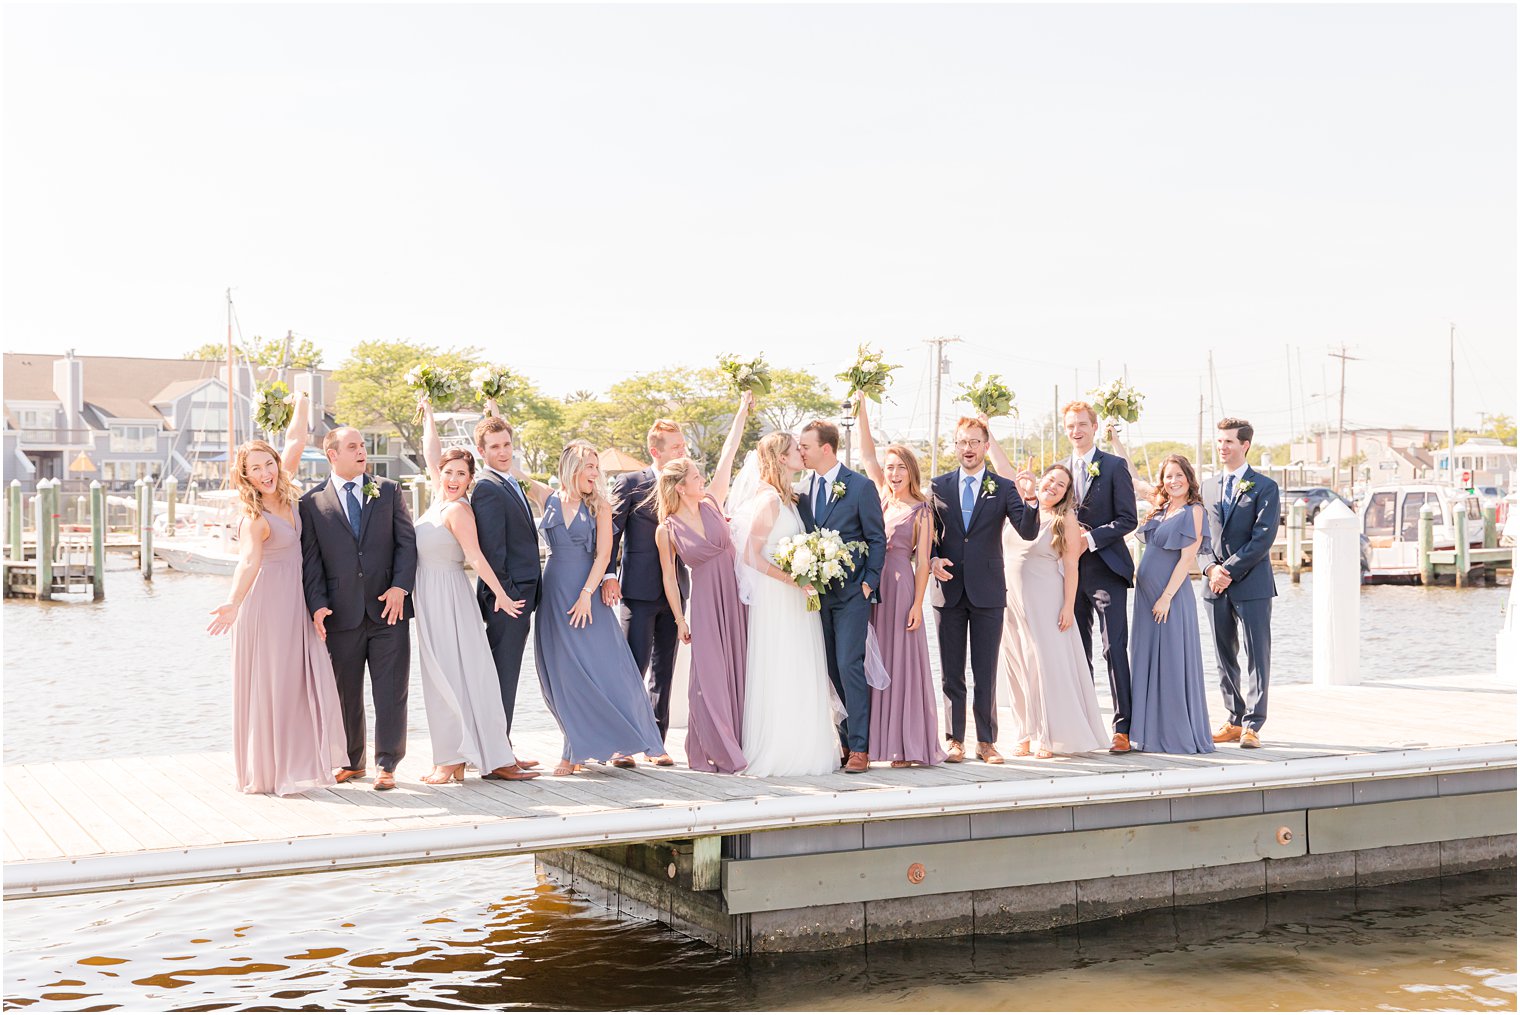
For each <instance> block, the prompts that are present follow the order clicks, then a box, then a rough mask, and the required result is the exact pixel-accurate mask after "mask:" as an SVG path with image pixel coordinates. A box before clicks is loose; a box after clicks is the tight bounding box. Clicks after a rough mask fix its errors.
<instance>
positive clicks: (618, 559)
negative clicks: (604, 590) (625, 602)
mask: <svg viewBox="0 0 1520 1015" xmlns="http://www.w3.org/2000/svg"><path fill="white" fill-rule="evenodd" d="M654 480H655V476H654V468H653V467H650V468H647V469H640V470H639V471H638V472H625V473H623V474H622V475H621V476H619V477H618V478H617V481H616V482H615V483H613V485H612V501H613V504H614V505H615V506H614V509H613V512H612V557H611V558H610V561H611V563H610V564H609V565H608V567H609V568H611V570H610V571H608V574H613V573H616V574H617V578H618V583H619V584H620V585H622V587H623V598H624V599H639V600H644V601H653V600H660V599H664V598H665V575H664V573H663V572H662V571H661V570H660V548H659V547H658V546H656V545H655V541H654V530H655V529H657V528H659V525H660V516H659V513H658V512H657V511H655V507H654V505H653V504H646V503H645V501H646V500H647V499H648V497H649V494H650V492H651V491H652V490H653V489H654ZM676 585H677V587H678V588H679V589H680V590H681V600H682V602H685V600H686V597H687V595H689V594H690V592H691V578H690V577H689V576H688V575H687V573H686V567H685V565H684V564H682V563H681V558H680V557H677V558H676Z"/></svg>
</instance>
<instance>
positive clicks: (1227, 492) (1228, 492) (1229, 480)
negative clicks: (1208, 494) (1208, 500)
mask: <svg viewBox="0 0 1520 1015" xmlns="http://www.w3.org/2000/svg"><path fill="white" fill-rule="evenodd" d="M1234 500H1235V473H1233V472H1232V473H1230V474H1229V476H1227V477H1226V478H1225V481H1224V502H1225V505H1226V506H1228V505H1229V504H1231V503H1233V502H1234Z"/></svg>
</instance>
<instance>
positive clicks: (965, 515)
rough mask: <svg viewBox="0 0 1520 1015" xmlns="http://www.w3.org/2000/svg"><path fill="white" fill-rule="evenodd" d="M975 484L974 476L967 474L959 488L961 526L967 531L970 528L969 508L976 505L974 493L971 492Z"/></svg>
mask: <svg viewBox="0 0 1520 1015" xmlns="http://www.w3.org/2000/svg"><path fill="white" fill-rule="evenodd" d="M975 485H976V477H975V476H967V477H966V481H965V484H964V486H963V487H962V489H961V528H963V529H965V530H967V531H970V529H971V509H972V508H974V507H976V494H974V493H972V492H971V488H972V487H973V486H975Z"/></svg>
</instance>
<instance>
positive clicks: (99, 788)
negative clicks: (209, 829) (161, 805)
mask: <svg viewBox="0 0 1520 1015" xmlns="http://www.w3.org/2000/svg"><path fill="white" fill-rule="evenodd" d="M53 767H55V768H56V769H57V771H58V776H59V778H61V779H65V780H68V781H69V782H71V783H72V784H73V785H74V786H75V788H77V789H78V790H79V792H80V793H81V794H82V795H83V796H84V797H85V798H87V799H88V800H89V801H90V802H91V803H92V804H93V805H94V806H95V807H98V808H100V809H101V811H103V812H104V813H107V814H109V815H111V817H112V818H114V819H115V821H116V822H117V824H119V825H121V827H122V828H123V829H125V830H126V831H127V832H129V833H130V834H131V835H132V837H133V838H134V839H136V840H137V841H138V842H139V843H141V844H142V848H143V849H173V848H175V847H176V846H180V845H182V843H181V842H180V841H179V838H178V837H177V836H175V835H174V834H173V833H172V832H170V831H168V830H167V829H166V828H164V826H163V825H161V824H160V823H159V822H157V821H155V820H154V819H153V817H152V815H150V814H148V813H147V812H146V811H144V810H143V809H142V806H141V803H140V798H139V797H137V796H136V795H133V794H126V793H122V792H121V789H120V788H119V787H118V786H116V785H114V784H113V783H112V780H111V772H110V768H109V766H108V763H102V762H88V761H64V762H59V763H58V764H56V765H55V766H53Z"/></svg>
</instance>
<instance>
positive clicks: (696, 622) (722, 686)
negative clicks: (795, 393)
mask: <svg viewBox="0 0 1520 1015" xmlns="http://www.w3.org/2000/svg"><path fill="white" fill-rule="evenodd" d="M753 405H754V395H753V394H752V393H749V392H746V393H745V395H744V397H743V398H741V399H740V400H739V407H738V409H737V410H735V412H734V421H733V425H732V426H730V427H729V430H728V439H727V440H726V441H724V444H723V452H722V454H721V455H720V456H719V458H718V468H717V471H715V472H714V473H713V479H712V483H710V484H704V483H703V482H702V471H701V469H700V468H699V467H698V466H697V463H696V462H693V461H692V460H691V459H690V458H677V459H676V460H675V461H673V462H669V463H667V464H666V465H665V467H664V468H662V469H661V470H660V472H659V475H658V476H657V477H656V480H655V487H654V491H653V493H652V495H651V496H652V497H653V499H654V501H655V508H656V511H657V513H658V515H659V519H660V525H659V528H657V529H655V533H654V541H655V546H656V547H657V548H658V550H659V552H660V568H661V571H662V572H663V575H664V584H665V600H666V602H668V603H669V604H670V609H671V612H672V613H674V614H675V616H676V625H677V628H678V633H679V636H680V638H681V640H682V641H683V642H685V643H686V644H688V645H690V646H691V674H690V680H689V687H688V691H687V695H688V698H687V700H688V708H687V714H688V716H689V718H688V720H687V723H686V764H687V766H688V767H690V768H693V769H695V770H697V771H700V772H725V773H729V774H732V773H734V772H740V771H743V769H744V767H745V766H746V765H747V764H748V762H746V761H745V759H744V750H743V747H742V746H741V744H740V739H741V736H742V733H743V730H744V669H745V657H746V655H747V653H748V651H749V649H748V635H749V630H748V629H749V616H748V611H746V609H745V607H744V603H743V602H741V601H740V599H739V579H738V575H737V573H736V571H735V563H736V560H737V558H736V555H735V553H734V544H733V540H732V539H731V538H730V536H729V529H728V519H726V518H725V517H723V510H722V509H721V508H720V507H719V506H718V505H719V504H721V503H722V502H723V500H724V498H725V497H727V496H728V484H729V478H730V477H731V476H732V474H733V467H734V455H735V454H737V453H738V451H739V442H740V440H741V439H743V436H744V424H745V421H746V420H747V419H748V418H749V410H750V408H751V406H753ZM683 565H684V566H689V567H690V568H691V617H690V619H689V621H688V619H687V618H686V617H683V616H682V613H681V590H680V585H679V584H678V583H677V569H678V568H680V567H682V566H683Z"/></svg>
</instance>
